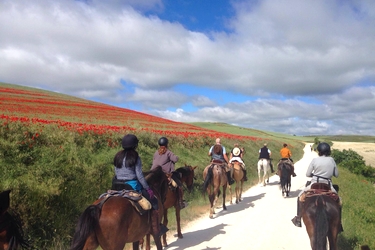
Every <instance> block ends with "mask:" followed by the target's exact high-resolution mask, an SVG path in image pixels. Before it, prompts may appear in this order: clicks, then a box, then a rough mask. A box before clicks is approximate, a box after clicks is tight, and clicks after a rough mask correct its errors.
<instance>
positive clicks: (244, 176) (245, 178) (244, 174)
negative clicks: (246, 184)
mask: <svg viewBox="0 0 375 250" xmlns="http://www.w3.org/2000/svg"><path fill="white" fill-rule="evenodd" d="M242 170H243V180H244V181H247V171H246V169H242Z"/></svg>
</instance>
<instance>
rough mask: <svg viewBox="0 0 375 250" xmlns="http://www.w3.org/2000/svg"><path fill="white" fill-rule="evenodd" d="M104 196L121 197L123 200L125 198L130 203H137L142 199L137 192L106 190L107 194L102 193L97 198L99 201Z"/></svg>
mask: <svg viewBox="0 0 375 250" xmlns="http://www.w3.org/2000/svg"><path fill="white" fill-rule="evenodd" d="M104 196H121V197H124V198H127V199H129V200H132V201H139V200H141V199H142V194H141V193H138V192H137V191H134V190H125V189H124V190H119V191H117V190H108V191H107V193H104V194H102V195H100V196H99V199H100V198H102V197H104Z"/></svg>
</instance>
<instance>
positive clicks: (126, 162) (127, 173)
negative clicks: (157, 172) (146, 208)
mask: <svg viewBox="0 0 375 250" xmlns="http://www.w3.org/2000/svg"><path fill="white" fill-rule="evenodd" d="M121 144H122V147H123V150H121V151H119V152H118V153H117V154H116V155H115V157H114V160H113V162H114V165H115V180H116V181H123V183H125V184H128V185H129V186H131V187H132V188H133V189H134V190H136V191H138V192H142V195H143V196H145V197H146V198H148V200H149V201H150V202H151V204H152V207H153V210H152V217H153V218H154V221H158V220H159V219H158V216H159V211H158V201H157V199H156V197H155V196H154V192H153V191H152V189H151V188H150V187H149V185H148V184H147V182H146V179H145V177H144V175H143V172H142V161H141V158H140V157H139V155H138V152H137V151H136V148H137V146H138V138H137V137H136V136H135V135H133V134H127V135H125V136H124V137H123V138H122V143H121ZM159 227H160V228H159V232H160V235H163V234H165V233H166V232H167V231H168V228H167V227H165V226H164V225H163V224H160V226H159Z"/></svg>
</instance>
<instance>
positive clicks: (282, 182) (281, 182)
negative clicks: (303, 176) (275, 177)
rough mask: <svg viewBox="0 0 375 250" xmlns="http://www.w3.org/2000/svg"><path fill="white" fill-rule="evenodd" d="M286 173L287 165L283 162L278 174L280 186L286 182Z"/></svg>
mask: <svg viewBox="0 0 375 250" xmlns="http://www.w3.org/2000/svg"><path fill="white" fill-rule="evenodd" d="M288 175H289V170H288V169H287V167H286V166H285V165H284V164H283V165H282V166H281V176H280V184H281V187H285V186H286V185H287V183H288Z"/></svg>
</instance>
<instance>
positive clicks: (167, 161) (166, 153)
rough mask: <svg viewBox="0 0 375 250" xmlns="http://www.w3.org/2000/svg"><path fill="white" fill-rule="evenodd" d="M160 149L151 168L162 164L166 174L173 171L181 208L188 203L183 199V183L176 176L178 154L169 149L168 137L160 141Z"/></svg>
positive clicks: (155, 154)
mask: <svg viewBox="0 0 375 250" xmlns="http://www.w3.org/2000/svg"><path fill="white" fill-rule="evenodd" d="M158 144H159V149H158V150H156V152H155V153H154V158H153V161H152V167H151V169H154V168H156V167H158V166H161V167H162V169H163V172H164V173H166V174H170V173H172V177H171V178H172V179H173V180H174V182H175V183H176V184H177V191H178V204H179V206H180V209H183V208H185V207H187V205H188V203H187V202H186V201H184V200H183V197H184V196H183V195H184V194H183V190H182V183H181V181H180V180H179V179H178V178H177V177H176V175H175V174H177V173H175V172H174V170H175V163H176V162H177V161H178V156H177V155H175V154H174V153H172V151H170V150H169V149H168V139H167V138H166V137H161V138H160V139H159V141H158Z"/></svg>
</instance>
